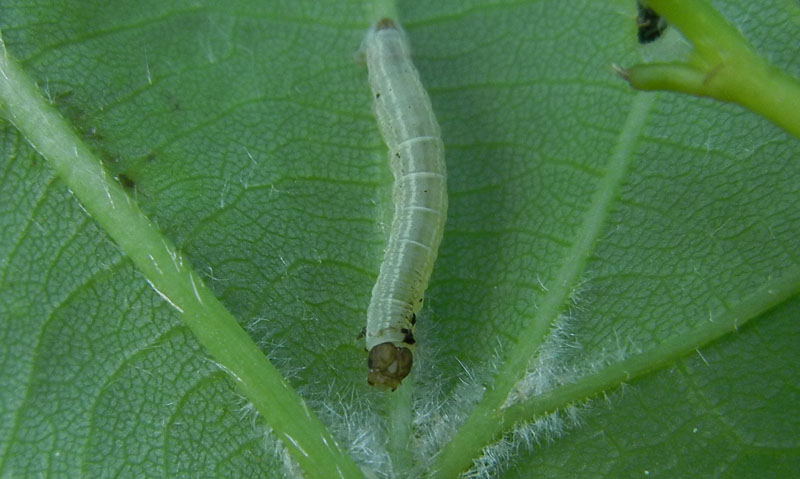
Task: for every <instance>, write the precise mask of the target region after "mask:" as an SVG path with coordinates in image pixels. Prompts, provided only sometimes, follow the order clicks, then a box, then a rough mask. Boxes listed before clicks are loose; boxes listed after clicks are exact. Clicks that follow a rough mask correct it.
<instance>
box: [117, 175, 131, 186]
mask: <svg viewBox="0 0 800 479" xmlns="http://www.w3.org/2000/svg"><path fill="white" fill-rule="evenodd" d="M117 181H119V184H120V185H122V187H123V188H126V189H131V188H133V187H135V186H136V182H135V181H133V179H132V178H131V177H130V176H128V175H126V174H125V173H120V174H118V175H117Z"/></svg>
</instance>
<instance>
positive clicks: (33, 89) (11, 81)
mask: <svg viewBox="0 0 800 479" xmlns="http://www.w3.org/2000/svg"><path fill="white" fill-rule="evenodd" d="M0 110H2V112H3V113H4V114H5V116H6V117H7V118H8V119H9V120H10V121H11V123H13V124H14V125H15V126H16V127H17V129H19V131H20V132H21V133H22V134H23V135H24V136H25V138H26V139H27V140H28V142H29V143H30V144H31V145H32V146H33V148H34V149H35V150H36V151H37V152H38V153H39V154H40V155H42V156H43V157H44V158H45V160H47V162H48V163H50V165H51V166H52V167H53V169H54V170H55V172H56V174H57V175H58V176H59V177H60V178H61V179H62V180H63V181H64V183H65V184H66V186H67V187H68V188H69V189H70V191H72V193H73V194H74V195H75V197H76V198H77V199H78V200H79V201H80V202H81V204H82V205H83V206H84V208H85V209H86V211H87V212H88V213H89V214H90V215H91V217H92V218H93V219H94V220H95V221H97V223H98V224H99V225H100V226H101V227H102V228H103V229H104V230H105V231H106V232H107V233H108V235H109V236H110V237H111V238H112V239H113V240H114V241H115V242H116V243H117V245H118V246H119V248H120V249H121V250H122V252H123V253H124V254H126V255H127V256H128V257H130V258H131V260H132V261H133V262H134V264H135V265H136V266H137V268H138V269H139V270H140V271H141V272H142V274H144V276H145V279H146V280H147V282H148V283H149V284H150V286H152V287H153V289H154V290H155V291H156V292H157V293H158V294H159V295H160V296H161V297H162V298H164V300H165V301H167V302H168V303H169V304H170V305H171V306H172V307H173V308H175V310H176V311H177V312H178V314H179V316H180V317H181V319H182V320H183V321H184V322H185V323H186V325H187V326H188V327H189V328H190V329H191V331H192V332H193V333H194V334H195V336H196V337H197V339H198V341H199V342H200V343H201V344H202V345H203V346H204V347H205V348H206V349H207V350H208V351H209V353H210V354H211V356H212V357H213V359H214V360H215V361H216V362H217V363H218V364H219V365H220V366H221V367H222V368H223V369H225V370H226V371H227V372H228V373H230V375H231V376H232V377H233V378H234V379H235V380H236V382H238V383H239V387H240V388H241V390H242V391H243V393H244V394H245V396H246V397H247V398H248V399H249V400H250V401H251V402H252V403H253V405H254V406H255V407H256V409H257V410H258V412H259V413H260V414H261V415H262V416H263V417H264V418H265V419H266V421H267V422H268V423H269V425H270V426H271V427H272V429H273V432H274V433H275V435H276V436H277V437H278V438H279V439H280V440H281V441H282V442H283V443H284V445H285V446H286V448H287V449H288V450H289V452H290V453H291V455H292V457H293V458H294V459H295V460H296V461H297V462H298V463H299V464H300V466H301V467H302V468H303V470H304V471H305V472H306V474H307V475H308V476H309V477H319V478H330V477H341V478H357V477H362V474H361V472H360V471H359V469H358V468H357V467H356V465H355V464H354V463H353V462H352V460H351V459H350V458H349V457H348V456H347V455H346V454H345V453H344V452H343V451H342V449H341V447H339V446H338V445H337V444H336V441H334V439H333V438H332V437H331V435H330V433H329V432H328V431H327V429H326V428H325V426H324V425H323V424H322V423H321V422H320V421H319V419H318V418H317V417H316V416H315V415H314V414H313V413H311V412H310V411H309V410H308V408H307V407H306V405H305V403H304V402H303V400H302V399H301V398H300V397H299V396H298V395H297V393H296V392H295V391H294V390H293V389H292V388H291V387H290V386H289V385H288V384H287V383H286V382H285V381H284V380H283V378H282V377H281V375H280V373H279V372H278V371H277V369H275V367H274V366H273V365H272V364H271V363H270V362H269V361H268V360H267V358H266V357H265V356H264V354H263V353H262V352H261V350H259V349H258V347H257V346H256V345H255V344H254V343H253V341H252V340H251V339H250V337H249V336H248V335H247V333H246V332H245V331H244V330H243V329H242V328H241V327H240V326H239V324H238V323H237V322H236V319H235V318H234V317H233V316H232V315H231V314H230V313H229V312H228V311H227V310H226V309H225V307H224V306H223V305H222V304H221V303H220V302H219V301H218V300H217V298H216V297H215V296H214V295H213V293H212V292H211V290H210V289H208V288H207V287H206V286H205V284H203V281H202V280H201V279H200V277H199V276H198V275H197V274H196V273H195V272H194V271H193V270H192V268H191V267H190V265H189V262H188V261H187V260H185V259H184V257H183V256H182V255H181V253H180V252H179V251H178V250H177V249H176V248H175V246H173V245H172V243H171V242H170V241H169V240H168V239H167V238H165V237H164V236H163V235H162V234H161V232H160V231H158V229H157V228H156V227H155V225H153V223H152V222H151V221H150V220H149V219H148V218H147V217H146V216H145V215H144V214H143V213H142V211H141V210H140V209H139V207H138V205H137V204H136V203H135V201H133V200H132V199H131V197H130V196H128V195H127V194H126V193H125V191H124V190H123V189H122V187H121V186H120V185H119V184H118V183H117V182H116V181H115V180H114V179H113V178H112V177H111V176H110V175H109V174H108V173H107V172H106V170H105V169H104V168H103V166H102V164H101V163H100V161H99V160H98V159H97V158H96V157H95V156H94V154H93V153H92V152H91V151H90V150H89V148H88V147H87V146H86V145H85V144H84V143H83V142H82V141H81V140H80V138H78V136H77V135H76V134H75V133H74V132H73V130H72V129H71V128H70V125H69V124H68V123H67V122H66V121H65V120H64V119H63V118H62V117H61V115H60V114H59V113H58V111H57V110H56V109H55V108H53V107H52V106H51V105H50V104H49V103H47V101H46V100H45V98H44V97H43V95H42V94H41V91H40V90H39V88H38V87H37V86H36V84H35V83H34V82H33V80H31V79H30V78H29V77H28V76H27V75H26V74H25V72H24V71H23V69H22V68H21V66H20V65H18V64H17V62H16V61H14V60H13V59H12V58H11V57H10V56H9V54H8V52H7V51H6V49H5V44H4V43H2V38H0Z"/></svg>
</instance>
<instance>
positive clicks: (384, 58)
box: [363, 19, 447, 389]
mask: <svg viewBox="0 0 800 479" xmlns="http://www.w3.org/2000/svg"><path fill="white" fill-rule="evenodd" d="M363 49H364V53H365V55H366V62H367V68H368V69H369V84H370V87H371V88H372V92H373V96H374V110H375V116H376V118H377V120H378V126H379V128H380V131H381V135H382V136H383V139H384V141H385V142H386V146H387V147H388V148H389V160H390V164H391V169H392V173H393V175H394V186H393V201H394V217H393V219H392V228H391V232H390V235H389V242H388V244H387V246H386V251H385V253H384V258H383V263H382V264H381V267H380V273H379V274H378V280H377V282H376V283H375V287H374V288H373V289H372V299H371V301H370V304H369V308H368V310H367V328H366V343H367V349H368V350H369V351H370V359H369V366H370V374H369V378H368V381H369V382H370V384H373V385H378V386H384V387H390V388H392V389H395V388H396V387H397V386H398V385H399V384H400V382H401V381H402V380H403V378H404V377H405V376H406V375H407V374H408V372H409V371H410V369H411V363H412V354H411V348H410V346H412V345H413V344H414V335H413V330H414V323H415V320H416V313H417V312H418V311H419V310H420V308H421V307H422V299H423V294H424V292H425V289H426V288H427V286H428V279H429V278H430V275H431V272H432V270H433V264H434V262H435V261H436V255H437V252H438V250H439V244H440V243H441V241H442V233H443V230H444V222H445V218H446V216H447V185H446V170H445V162H444V144H443V143H442V138H441V133H440V131H439V124H438V123H437V122H436V118H435V116H434V114H433V108H432V107H431V102H430V98H429V97H428V94H427V93H426V91H425V89H424V88H423V86H422V83H421V82H420V79H419V73H417V70H416V68H414V65H413V63H412V62H411V55H410V49H409V45H408V41H407V40H406V37H405V34H404V33H403V31H402V30H401V29H400V28H399V27H398V26H397V25H396V24H395V23H394V22H393V21H391V20H388V19H384V20H381V21H380V22H378V23H377V24H376V25H375V26H374V27H373V28H372V29H371V30H370V31H369V33H368V34H367V37H366V38H365V40H364V45H363ZM387 343H388V344H387Z"/></svg>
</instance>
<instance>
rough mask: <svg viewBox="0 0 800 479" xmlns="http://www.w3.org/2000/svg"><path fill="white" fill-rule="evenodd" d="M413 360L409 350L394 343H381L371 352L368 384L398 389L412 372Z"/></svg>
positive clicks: (368, 361)
mask: <svg viewBox="0 0 800 479" xmlns="http://www.w3.org/2000/svg"><path fill="white" fill-rule="evenodd" d="M412 362H413V358H412V356H411V351H410V350H409V349H408V348H403V347H397V346H395V345H394V344H392V343H381V344H379V345H377V346H375V347H374V348H372V350H370V352H369V358H368V359H367V366H368V367H369V376H368V377H367V382H368V383H369V384H370V385H371V386H378V387H384V388H390V389H391V390H392V391H394V390H395V389H397V386H399V385H400V382H402V381H403V378H405V377H406V376H408V373H409V372H410V371H411V363H412Z"/></svg>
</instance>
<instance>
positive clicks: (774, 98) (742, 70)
mask: <svg viewBox="0 0 800 479" xmlns="http://www.w3.org/2000/svg"><path fill="white" fill-rule="evenodd" d="M648 5H649V6H650V7H651V8H653V9H654V10H655V11H657V12H658V13H659V14H660V15H662V16H663V17H664V18H665V19H667V21H669V23H670V24H671V25H673V26H674V27H676V28H678V29H679V30H680V31H681V32H682V33H683V34H684V35H685V36H686V38H687V39H688V40H689V41H691V42H692V45H693V46H694V50H693V52H692V54H691V55H690V57H689V58H688V59H687V61H686V62H684V63H655V64H643V65H636V66H634V67H631V68H629V69H624V70H621V71H620V74H621V75H622V76H623V77H624V78H625V79H626V80H628V81H629V82H630V84H631V85H632V86H633V87H634V88H637V89H640V90H673V91H678V92H683V93H689V94H693V95H698V96H706V97H711V98H715V99H718V100H722V101H728V102H733V103H737V104H739V105H741V106H743V107H745V108H748V109H750V110H752V111H754V112H756V113H758V114H760V115H762V116H763V117H765V118H767V119H768V120H770V121H771V122H773V123H775V124H776V125H778V126H779V127H781V128H783V129H784V130H786V131H787V132H789V133H790V134H792V135H793V136H795V137H796V138H798V139H800V81H798V80H797V79H795V78H792V77H790V76H788V75H787V74H785V73H783V72H782V71H780V70H778V69H777V68H775V67H773V66H771V65H769V64H768V63H767V62H766V61H765V60H764V59H763V58H761V57H760V56H759V55H758V54H757V53H756V52H755V51H754V50H753V49H752V48H751V47H750V45H749V44H748V43H747V41H746V40H745V39H744V38H743V37H742V35H741V34H740V33H739V32H738V31H737V30H736V29H735V28H734V27H733V26H731V25H730V24H729V23H727V22H726V21H725V19H724V18H723V17H722V16H721V15H720V14H719V12H717V11H716V10H714V9H713V7H711V5H710V4H708V3H707V2H706V1H705V0H697V1H692V2H687V1H685V0H684V1H681V0H650V1H649V2H648Z"/></svg>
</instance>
